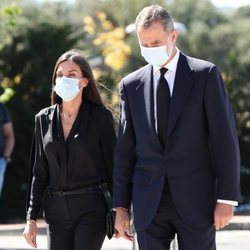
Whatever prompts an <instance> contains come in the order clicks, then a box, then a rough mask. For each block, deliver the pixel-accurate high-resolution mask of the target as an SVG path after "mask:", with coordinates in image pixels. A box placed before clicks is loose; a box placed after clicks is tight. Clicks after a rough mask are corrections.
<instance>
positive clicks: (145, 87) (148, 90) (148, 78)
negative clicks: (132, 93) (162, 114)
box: [137, 65, 156, 134]
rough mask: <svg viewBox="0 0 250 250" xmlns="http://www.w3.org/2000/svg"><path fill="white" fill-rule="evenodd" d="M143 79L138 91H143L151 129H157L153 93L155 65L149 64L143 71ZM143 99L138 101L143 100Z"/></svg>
mask: <svg viewBox="0 0 250 250" xmlns="http://www.w3.org/2000/svg"><path fill="white" fill-rule="evenodd" d="M140 79H141V81H140V83H139V84H138V86H137V91H138V90H141V91H142V95H143V96H142V97H141V98H143V99H144V102H145V111H146V116H147V121H148V124H149V128H150V131H154V133H155V134H156V131H155V121H154V95H153V93H154V92H153V67H152V66H151V65H147V66H146V67H145V69H144V71H143V72H142V75H141V78H140ZM140 88H141V89H140ZM141 100H142V99H139V100H138V101H139V102H140V103H141V104H142V102H141Z"/></svg>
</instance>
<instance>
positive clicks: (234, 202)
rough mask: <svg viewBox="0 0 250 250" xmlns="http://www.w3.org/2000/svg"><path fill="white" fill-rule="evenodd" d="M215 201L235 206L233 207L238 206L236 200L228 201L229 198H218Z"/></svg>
mask: <svg viewBox="0 0 250 250" xmlns="http://www.w3.org/2000/svg"><path fill="white" fill-rule="evenodd" d="M217 202H218V203H224V204H228V205H232V206H235V207H237V206H238V201H230V200H221V199H218V200H217Z"/></svg>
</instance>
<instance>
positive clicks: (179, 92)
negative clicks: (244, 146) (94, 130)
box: [113, 5, 240, 250]
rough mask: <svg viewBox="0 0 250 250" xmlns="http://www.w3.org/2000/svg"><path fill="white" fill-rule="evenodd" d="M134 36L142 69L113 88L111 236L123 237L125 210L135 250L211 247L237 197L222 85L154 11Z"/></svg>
mask: <svg viewBox="0 0 250 250" xmlns="http://www.w3.org/2000/svg"><path fill="white" fill-rule="evenodd" d="M136 31H137V35H138V39H139V44H140V47H141V53H142V56H143V57H144V58H145V60H146V61H147V62H148V64H147V65H146V66H144V67H142V68H140V69H139V70H137V71H135V72H133V73H131V74H129V75H128V76H126V77H125V78H124V79H123V80H122V81H121V83H120V95H121V97H120V98H121V100H120V128H119V138H118V142H117V147H116V151H115V163H114V164H115V166H114V173H113V178H114V180H113V206H114V207H115V208H116V224H115V226H116V229H117V231H118V233H117V235H118V236H122V237H124V238H127V239H130V240H131V239H132V235H131V231H130V226H129V225H130V215H129V211H128V210H129V209H130V206H131V204H132V206H133V212H134V222H135V228H136V231H137V239H138V244H139V248H140V250H166V249H170V244H171V241H172V240H173V239H174V237H175V234H177V240H178V245H179V249H180V250H213V249H216V246H215V232H216V230H219V229H221V228H223V227H225V226H226V225H227V224H228V223H229V221H230V220H231V218H232V217H233V207H234V206H236V205H237V204H238V201H239V200H240V177H239V176H240V154H239V145H238V139H237V132H236V127H235V122H234V118H233V113H232V110H231V106H230V103H229V100H228V97H227V94H226V91H225V88H224V84H223V80H222V78H221V75H220V73H219V71H218V69H217V67H216V66H215V65H214V64H212V63H210V62H207V61H203V60H200V59H196V58H192V57H189V56H186V55H184V54H183V53H182V52H180V51H179V50H178V49H177V48H176V46H175V43H176V40H177V32H176V30H175V29H174V25H173V20H172V17H171V16H170V14H169V13H168V12H167V11H166V10H165V9H164V8H162V7H161V6H158V5H152V6H149V7H146V8H144V9H143V10H142V11H141V12H140V13H139V15H138V16H137V19H136ZM164 68H165V69H164ZM164 83H165V84H164ZM160 86H161V87H160Z"/></svg>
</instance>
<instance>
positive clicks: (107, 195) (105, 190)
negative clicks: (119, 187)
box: [100, 182, 112, 210]
mask: <svg viewBox="0 0 250 250" xmlns="http://www.w3.org/2000/svg"><path fill="white" fill-rule="evenodd" d="M100 187H101V190H102V192H103V195H104V197H105V199H106V202H107V205H108V209H109V210H110V209H112V197H111V195H110V192H109V189H108V185H107V183H106V182H104V183H102V184H100Z"/></svg>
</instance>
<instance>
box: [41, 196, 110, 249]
mask: <svg viewBox="0 0 250 250" xmlns="http://www.w3.org/2000/svg"><path fill="white" fill-rule="evenodd" d="M106 213H107V209H106V204H105V199H104V196H103V194H101V193H98V192H95V193H89V194H82V195H70V196H58V195H54V196H48V198H47V199H46V204H45V209H44V215H45V220H46V222H47V223H48V249H49V250H99V249H101V247H102V244H103V241H104V239H105V236H106Z"/></svg>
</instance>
